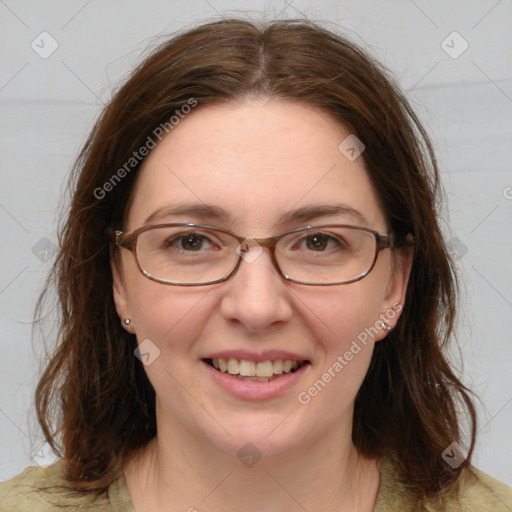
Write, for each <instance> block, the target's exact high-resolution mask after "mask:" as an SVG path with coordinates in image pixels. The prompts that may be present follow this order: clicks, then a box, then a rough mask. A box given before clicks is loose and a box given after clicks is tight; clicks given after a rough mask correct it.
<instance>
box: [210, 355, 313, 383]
mask: <svg viewBox="0 0 512 512" xmlns="http://www.w3.org/2000/svg"><path fill="white" fill-rule="evenodd" d="M203 361H204V362H205V363H206V364H208V365H209V366H211V367H212V368H213V369H214V370H216V371H218V372H219V373H224V374H226V375H227V376H230V377H233V378H234V379H238V380H243V381H246V382H272V381H274V380H278V379H280V378H282V377H284V376H286V375H288V374H291V373H295V372H297V371H298V370H300V369H301V368H303V367H304V366H307V365H309V364H311V363H310V362H309V361H308V360H303V361H296V360H290V359H276V360H267V361H251V360H247V359H235V358H232V357H231V358H229V359H227V358H215V359H210V358H206V359H203Z"/></svg>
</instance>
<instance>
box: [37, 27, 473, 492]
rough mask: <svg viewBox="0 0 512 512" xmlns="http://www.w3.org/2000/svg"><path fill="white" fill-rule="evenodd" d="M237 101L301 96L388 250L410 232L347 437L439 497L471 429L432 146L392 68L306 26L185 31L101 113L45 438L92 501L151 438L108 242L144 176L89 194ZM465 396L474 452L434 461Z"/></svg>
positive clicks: (43, 420) (74, 222)
mask: <svg viewBox="0 0 512 512" xmlns="http://www.w3.org/2000/svg"><path fill="white" fill-rule="evenodd" d="M247 95H264V96H266V97H269V98H277V99H284V100H286V99H288V100H290V99H291V100H298V101H301V102H304V103H306V104H308V105H312V106H314V107H317V108H320V109H324V111H326V112H328V113H329V114H330V115H332V116H334V117H335V118H337V119H339V121H340V122H341V123H343V124H344V125H346V126H347V127H349V128H350V130H351V131H352V132H353V133H354V134H356V135H357V137H358V138H359V139H360V140H361V141H363V143H364V144H365V146H366V150H365V152H364V154H363V157H364V161H365V163H366V166H367V170H368V173H369V176H370V178H371V180H372V182H373V184H374V186H375V188H376V190H377V193H378V196H379V198H380V201H381V203H382V207H383V209H384V212H385V214H386V216H387V219H388V222H389V224H390V226H391V229H392V231H393V232H394V233H395V235H396V237H397V240H398V241H400V240H401V241H404V240H405V238H406V236H407V234H409V233H411V234H412V235H413V237H414V240H415V244H414V260H413V267H412V273H411V278H410V282H409V286H408V291H407V296H406V300H405V304H404V308H403V313H402V316H401V318H400V320H399V322H398V324H397V326H396V328H395V329H394V330H393V331H391V333H390V334H389V335H388V337H387V339H386V340H385V341H383V342H381V343H378V344H376V347H375V351H374V354H373V359H372V361H371V364H370V368H369V371H368V374H367V376H366V378H365V380H364V382H363V385H362V387H361V389H360V391H359V393H358V395H357V398H356V404H355V414H354V425H353V442H354V444H355V446H356V447H357V449H358V450H359V451H360V452H361V453H362V454H365V455H368V456H373V457H380V456H383V455H384V454H386V453H389V454H392V455H393V456H394V457H395V458H396V460H397V461H398V464H399V467H400V468H401V473H402V478H403V480H404V481H405V482H406V483H407V484H408V485H409V487H410V489H411V490H412V491H413V492H415V493H417V494H419V495H424V494H427V493H430V492H436V491H439V490H440V489H441V488H443V487H446V486H448V485H449V484H450V483H451V482H453V481H455V479H456V478H457V476H458V474H459V473H460V470H461V469H462V467H464V466H465V465H467V461H468V460H469V459H470V456H471V453H472V450H473V444H474V438H475V431H476V428H475V422H476V419H475V409H474V407H473V405H472V402H471V399H470V393H469V391H468V390H467V388H465V387H464V386H463V385H462V383H461V382H460V381H459V379H458V378H457V377H456V375H455V374H454V373H453V371H452V370H451V368H450V365H449V364H448V362H447V360H446V358H445V355H444V353H443V352H444V348H445V345H446V343H447V342H448V341H449V340H450V338H451V336H452V330H453V325H454V317H455V306H454V304H455V299H456V288H457V287H456V278H455V275H454V267H453V264H452V262H451V260H450V257H449V254H448V252H447V248H446V244H445V242H444V239H443V235H442V233H441V230H440V227H439V224H438V220H437V212H436V210H437V208H438V206H439V203H438V200H439V195H440V190H439V176H438V170H437V166H436V162H435V158H434V155H433V152H432V147H431V144H430V142H429V138H428V136H427V134H426V133H425V131H424V129H423V128H422V126H421V125H420V123H419V121H418V119H417V117H416V116H415V114H414V113H413V111H412V110H411V108H410V106H409V104H408V102H407V100H406V98H405V97H404V96H403V95H402V93H401V92H400V91H399V90H398V88H397V87H396V86H395V85H394V83H393V81H392V79H390V78H389V76H388V73H387V71H386V70H384V69H383V68H382V67H381V66H380V65H379V64H377V63H376V62H374V61H373V60H372V59H371V58H369V57H368V56H367V55H366V54H365V52H363V51H362V50H361V49H359V48H358V47H357V46H355V45H354V44H353V43H351V42H349V41H347V40H346V39H345V38H343V37H341V36H339V35H336V34H334V33H332V32H330V31H328V30H326V29H324V28H321V27H319V26H318V25H316V24H314V23H312V22H309V21H302V20H287V21H274V22H270V23H268V24H266V25H264V26H261V27H260V26H258V25H257V24H256V23H251V22H249V21H242V20H236V19H231V20H223V21H218V22H213V23H208V24H205V25H202V26H199V27H197V28H195V29H193V30H189V31H185V32H183V33H181V34H179V35H177V36H175V37H173V38H172V39H170V40H169V41H167V42H166V43H165V44H163V45H162V46H160V47H159V48H157V50H156V51H155V52H154V53H153V54H152V55H150V56H149V57H148V58H147V59H146V60H145V61H144V62H143V63H142V64H141V65H140V66H139V67H138V68H137V69H136V70H135V71H134V72H133V74H132V75H131V77H130V78H129V79H128V80H127V82H126V83H125V85H123V86H122V87H121V88H120V89H119V90H118V91H117V93H116V94H115V96H114V97H113V99H112V100H111V101H110V103H109V104H108V105H107V106H106V107H105V109H104V111H103V113H102V115H101V117H100V119H99V120H98V121H97V123H96V125H95V126H94V128H93V130H92V133H91V135H90V136H89V138H88V140H87V142H86V144H85V146H84V148H83V150H82V152H81V153H80V155H79V157H78V160H77V162H76V165H75V167H74V170H73V173H72V176H71V180H70V184H71V188H72V190H73V197H72V202H71V206H70V211H69V215H68V217H67V221H66V223H65V225H64V226H63V229H62V230H61V232H60V251H59V254H58V257H57V259H56V262H55V264H54V266H53V268H52V272H51V274H50V276H49V278H48V279H49V284H54V285H56V287H57V290H58V299H59V302H60V313H61V315H60V316H61V318H60V325H59V333H58V334H59V336H58V346H57V349H56V351H55V353H54V354H53V356H52V358H51V360H50V361H49V363H48V365H47V367H46V369H45V371H44V374H43V375H42V377H41V380H40V382H39V385H38V387H37V392H36V407H37V413H38V419H39V422H40V424H41V425H42V428H43V431H44V434H45V436H46V438H47V440H48V441H49V443H50V444H51V445H52V446H53V448H54V449H55V450H56V451H58V453H61V454H62V455H63V456H64V458H65V460H66V468H67V477H68V479H69V480H70V481H71V482H73V484H74V486H75V487H76V489H78V490H82V491H94V492H99V491H101V490H103V489H105V488H106V487H107V486H108V485H109V484H110V482H111V481H112V480H113V479H114V478H115V477H116V476H117V473H118V472H119V471H120V470H121V468H122V467H123V464H124V462H125V461H126V459H127V457H129V456H130V455H132V454H134V453H135V452H136V450H137V449H139V448H141V447H142V446H144V445H145V444H146V443H148V441H150V440H151V439H152V438H153V437H154V436H155V435H156V420H155V392H154V390H153V388H152V386H151V385H150V383H149V380H148V379H147V377H146V374H145V372H144V369H143V366H142V364H141V363H140V361H139V360H138V359H137V358H135V357H134V356H133V351H134V349H135V348H136V338H135V336H134V335H132V334H129V333H127V332H126V331H125V330H124V329H123V328H122V327H121V325H120V319H119V317H118V316H117V313H116V310H115V308H114V303H113V296H112V274H111V268H110V257H111V255H110V254H109V243H108V240H107V237H106V236H105V231H106V229H108V228H112V227H113V228H119V227H122V225H123V219H124V215H125V213H126V208H127V204H128V199H129V196H130V193H131V191H132V190H133V184H134V180H135V177H136V175H137V168H138V166H137V165H136V166H134V167H133V170H131V171H130V172H126V173H123V179H120V180H118V181H116V182H115V183H114V185H113V186H111V187H109V191H108V193H101V194H98V192H97V191H98V190H100V189H102V190H106V188H105V187H104V184H105V183H107V182H108V181H109V180H111V179H112V176H113V174H114V173H115V172H116V170H117V169H120V168H122V167H123V165H125V164H126V162H127V161H128V160H129V159H130V157H131V156H132V154H133V152H134V151H137V150H138V149H139V148H140V147H142V146H144V145H145V144H146V143H147V140H148V137H152V136H154V131H155V129H156V128H157V127H158V126H160V125H162V123H166V122H167V123H168V121H169V118H170V116H172V115H173V114H174V113H175V112H176V111H178V110H179V109H180V108H182V107H183V106H184V105H185V104H187V102H190V101H191V99H193V100H194V101H197V104H198V105H199V107H198V108H200V107H201V105H208V104H213V103H215V102H220V101H236V100H238V99H241V98H243V97H244V96H247ZM152 134H153V135H152ZM125 169H126V167H125ZM111 183H112V182H111ZM102 187H103V188H102ZM44 298H45V294H44V293H43V294H42V296H41V297H40V299H39V302H38V306H37V310H36V313H39V312H40V311H41V310H42V306H43V302H45V300H44ZM459 402H462V403H463V404H464V405H465V407H466V409H467V411H468V413H469V417H470V420H471V421H470V427H471V428H470V434H469V437H470V439H469V454H468V457H467V461H466V462H465V463H464V464H462V465H461V466H460V467H459V468H457V469H451V468H450V467H449V466H448V465H447V464H446V463H445V462H444V461H443V459H442V457H441V453H442V452H443V450H444V449H445V448H446V447H447V446H448V445H450V443H452V442H453V441H457V440H459V441H460V438H461V435H462V434H461V428H460V425H459V420H458V418H457V409H458V404H459Z"/></svg>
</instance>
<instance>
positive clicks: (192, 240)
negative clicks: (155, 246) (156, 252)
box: [164, 232, 215, 252]
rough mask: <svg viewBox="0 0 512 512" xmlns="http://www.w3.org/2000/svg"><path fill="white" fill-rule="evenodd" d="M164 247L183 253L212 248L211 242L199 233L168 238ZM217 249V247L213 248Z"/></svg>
mask: <svg viewBox="0 0 512 512" xmlns="http://www.w3.org/2000/svg"><path fill="white" fill-rule="evenodd" d="M164 247H165V248H168V247H173V248H174V249H178V250H182V251H195V252H197V251H201V250H203V249H208V248H212V247H213V245H212V242H211V240H210V239H209V238H208V237H206V236H204V235H201V234H199V233H193V232H192V233H184V234H181V235H177V236H173V237H172V238H168V239H167V240H166V241H165V242H164ZM213 248H215V247H213Z"/></svg>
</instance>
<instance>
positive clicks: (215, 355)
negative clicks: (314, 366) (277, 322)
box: [203, 350, 309, 363]
mask: <svg viewBox="0 0 512 512" xmlns="http://www.w3.org/2000/svg"><path fill="white" fill-rule="evenodd" d="M220 358H223V359H230V358H233V359H238V360H239V361H240V360H241V359H244V360H246V361H254V362H255V363H257V362H261V361H277V360H279V359H282V360H284V361H288V360H290V361H308V360H309V359H308V358H307V357H304V356H302V355H300V354H297V353H294V352H287V351H283V350H265V351H261V352H255V351H251V350H222V351H219V352H212V353H211V354H208V355H207V356H205V357H204V358H203V359H220Z"/></svg>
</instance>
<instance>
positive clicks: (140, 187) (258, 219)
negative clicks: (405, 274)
mask: <svg viewBox="0 0 512 512" xmlns="http://www.w3.org/2000/svg"><path fill="white" fill-rule="evenodd" d="M350 135H351V133H350V131H349V130H348V129H347V128H346V127H345V126H343V125H342V124H341V123H340V122H338V121H337V120H335V119H334V118H333V117H331V116H330V115H329V114H327V113H325V112H324V111H322V110H320V109H316V108H314V107H311V106H308V105H306V104H303V103H299V102H284V101H275V100H272V101H269V100H266V99H263V98H253V99H250V100H246V101H244V102H243V103H237V104H234V103H225V104H218V105H214V106H203V107H197V108H196V109H195V110H192V112H191V113H189V114H188V115H187V116H186V117H184V118H183V119H181V120H180V122H179V123H178V124H177V125H175V126H174V128H173V129H172V131H170V133H169V134H168V135H166V136H165V137H164V138H163V139H162V141H161V142H160V143H159V144H158V145H157V146H156V147H155V148H154V149H153V150H152V151H151V152H150V154H149V155H148V156H147V157H146V159H145V160H144V162H143V164H142V166H141V169H140V170H139V175H138V176H137V180H136V183H135V188H134V191H133V198H132V201H131V204H130V209H129V212H128V219H127V226H128V229H135V228H136V227H139V226H141V225H143V224H144V223H145V220H146V219H147V218H148V216H150V215H151V214H152V213H153V212H154V211H155V210H157V209H162V208H165V207H167V206H171V207H173V206H176V205H187V204H189V203H194V204H196V205H197V204H205V205H211V206H215V207H218V208H219V209H221V210H223V211H224V212H225V213H226V216H225V218H223V223H224V226H225V227H229V228H230V229H237V230H238V231H239V232H240V230H242V231H241V232H244V231H245V230H251V234H252V236H256V235H262V236H265V235H267V234H269V233H268V230H269V229H273V228H274V227H277V225H278V223H279V222H281V220H282V219H288V222H290V216H289V215H288V216H287V213H289V212H290V211H292V210H293V211H295V210H298V209H301V208H308V207H311V206H324V205H335V204H342V205H346V206H347V207H348V209H347V211H349V210H350V208H352V209H354V210H357V211H358V212H360V213H361V214H362V216H363V217H365V219H366V220H367V224H368V225H369V226H370V227H373V228H376V229H384V228H385V225H386V223H385V219H384V215H383V212H382V211H381V210H380V208H379V204H378V199H377V196H376V194H375V191H374V189H373V186H372V184H371V181H370V179H369V176H368V173H367V171H366V168H365V164H364V160H363V158H362V157H359V158H357V159H355V160H353V161H352V160H350V159H348V158H347V156H345V153H344V152H342V151H340V149H339V146H340V144H341V143H342V142H343V141H344V140H345V139H346V138H347V137H348V136H350ZM342 215H343V214H342ZM345 216H346V215H345ZM331 217H332V216H331ZM181 220H183V217H180V221H181ZM196 220H197V219H195V218H190V221H191V222H195V221H196ZM333 220H335V219H334V218H333ZM336 220H339V221H340V222H341V221H343V220H344V218H343V216H341V217H339V219H338V217H337V218H336ZM345 220H346V221H347V223H356V222H354V218H352V219H350V218H346V219H345ZM161 221H162V222H164V220H163V219H162V220H161ZM349 221H352V222H349ZM357 223H359V224H360V223H361V222H357ZM283 227H285V226H283Z"/></svg>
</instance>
